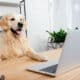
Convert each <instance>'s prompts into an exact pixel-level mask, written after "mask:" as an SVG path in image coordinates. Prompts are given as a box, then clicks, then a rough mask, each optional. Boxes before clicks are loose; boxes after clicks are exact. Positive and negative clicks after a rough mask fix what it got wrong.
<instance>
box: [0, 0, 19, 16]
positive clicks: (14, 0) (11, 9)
mask: <svg viewBox="0 0 80 80" xmlns="http://www.w3.org/2000/svg"><path fill="white" fill-rule="evenodd" d="M0 3H2V4H3V5H2V4H0V16H2V15H4V14H7V13H19V12H20V9H19V7H17V6H11V5H12V4H16V5H18V4H19V0H0ZM7 3H9V4H7ZM6 4H7V5H6ZM10 4H11V5H10Z"/></svg>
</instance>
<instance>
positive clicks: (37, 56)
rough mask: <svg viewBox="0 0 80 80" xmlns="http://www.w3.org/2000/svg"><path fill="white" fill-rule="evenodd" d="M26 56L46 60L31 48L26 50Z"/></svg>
mask: <svg viewBox="0 0 80 80" xmlns="http://www.w3.org/2000/svg"><path fill="white" fill-rule="evenodd" d="M27 56H28V57H30V58H32V59H34V60H37V61H47V60H48V59H47V58H46V57H45V56H42V55H39V54H37V53H36V52H35V51H33V50H32V49H30V50H28V51H27Z"/></svg>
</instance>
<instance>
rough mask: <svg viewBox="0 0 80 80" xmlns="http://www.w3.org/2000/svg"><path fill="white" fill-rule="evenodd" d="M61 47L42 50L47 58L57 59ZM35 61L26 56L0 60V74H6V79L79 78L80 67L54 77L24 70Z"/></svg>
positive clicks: (57, 79) (69, 79)
mask: <svg viewBox="0 0 80 80" xmlns="http://www.w3.org/2000/svg"><path fill="white" fill-rule="evenodd" d="M60 53H61V49H57V50H51V51H47V52H44V53H43V54H42V55H45V56H48V59H49V60H54V59H59V57H60ZM37 63H40V62H37V61H34V60H31V59H30V58H28V57H22V58H18V59H13V60H10V61H3V62H0V74H4V75H5V76H6V80H80V68H77V69H75V70H72V71H70V72H68V73H65V74H62V75H59V76H57V77H56V78H53V77H49V76H45V75H41V74H38V73H33V72H29V71H26V68H27V67H29V66H32V65H35V64H37Z"/></svg>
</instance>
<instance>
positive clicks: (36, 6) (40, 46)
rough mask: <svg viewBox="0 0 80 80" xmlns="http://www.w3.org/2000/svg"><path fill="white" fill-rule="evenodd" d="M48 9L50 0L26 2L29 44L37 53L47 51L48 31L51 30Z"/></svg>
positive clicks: (27, 0)
mask: <svg viewBox="0 0 80 80" xmlns="http://www.w3.org/2000/svg"><path fill="white" fill-rule="evenodd" d="M48 9H49V8H48V0H26V15H27V20H28V22H29V27H28V38H29V43H30V45H31V47H32V48H33V49H34V50H35V51H37V52H41V51H45V50H47V40H48V39H47V38H48V34H47V33H46V30H49V29H50V26H49V11H48Z"/></svg>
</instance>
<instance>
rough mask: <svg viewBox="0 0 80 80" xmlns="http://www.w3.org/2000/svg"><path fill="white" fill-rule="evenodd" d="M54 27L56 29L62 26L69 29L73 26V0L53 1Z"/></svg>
mask: <svg viewBox="0 0 80 80" xmlns="http://www.w3.org/2000/svg"><path fill="white" fill-rule="evenodd" d="M53 3H54V4H53V5H54V8H53V27H54V29H55V30H59V29H60V28H63V29H67V28H68V27H71V26H72V8H71V7H72V6H71V0H54V1H53Z"/></svg>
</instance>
